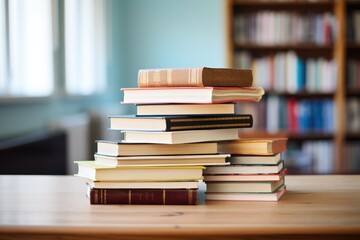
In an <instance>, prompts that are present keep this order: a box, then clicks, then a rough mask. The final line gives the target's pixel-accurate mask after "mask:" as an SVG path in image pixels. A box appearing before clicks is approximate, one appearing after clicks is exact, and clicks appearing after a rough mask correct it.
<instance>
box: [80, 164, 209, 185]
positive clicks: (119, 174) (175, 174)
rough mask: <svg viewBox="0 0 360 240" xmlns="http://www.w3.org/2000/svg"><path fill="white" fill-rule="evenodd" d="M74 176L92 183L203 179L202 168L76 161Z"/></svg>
mask: <svg viewBox="0 0 360 240" xmlns="http://www.w3.org/2000/svg"><path fill="white" fill-rule="evenodd" d="M75 163H77V165H78V173H77V174H76V176H79V177H84V178H87V179H91V180H93V181H138V182H141V181H193V180H201V179H203V177H202V173H203V169H205V167H203V166H146V167H144V166H118V167H111V166H106V165H102V164H98V163H96V162H95V161H76V162H75Z"/></svg>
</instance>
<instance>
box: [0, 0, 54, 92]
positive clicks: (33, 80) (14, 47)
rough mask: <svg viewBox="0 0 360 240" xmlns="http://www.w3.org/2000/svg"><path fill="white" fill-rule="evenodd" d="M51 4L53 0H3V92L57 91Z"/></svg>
mask: <svg viewBox="0 0 360 240" xmlns="http://www.w3.org/2000/svg"><path fill="white" fill-rule="evenodd" d="M51 4H52V1H49V0H31V1H28V0H11V1H4V0H1V5H0V7H1V13H2V14H1V15H0V18H1V20H0V31H1V33H2V34H0V35H1V36H0V50H1V52H0V54H1V64H0V74H1V75H0V77H1V79H0V95H1V96H48V95H50V94H51V93H52V92H53V90H54V76H53V37H52V17H51V16H52V12H51V11H52V8H51ZM6 49H8V50H7V51H6Z"/></svg>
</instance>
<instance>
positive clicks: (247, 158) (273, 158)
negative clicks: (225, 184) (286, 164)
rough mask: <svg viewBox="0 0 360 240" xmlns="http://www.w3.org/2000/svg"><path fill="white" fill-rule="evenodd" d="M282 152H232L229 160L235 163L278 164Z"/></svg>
mask: <svg viewBox="0 0 360 240" xmlns="http://www.w3.org/2000/svg"><path fill="white" fill-rule="evenodd" d="M280 160H281V153H277V154H275V155H237V154H232V155H231V157H230V158H228V161H229V162H230V163H231V164H233V165H235V164H278V163H279V161H280Z"/></svg>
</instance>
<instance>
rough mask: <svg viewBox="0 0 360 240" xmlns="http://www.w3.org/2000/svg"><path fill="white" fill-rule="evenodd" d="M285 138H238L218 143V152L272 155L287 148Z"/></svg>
mask: <svg viewBox="0 0 360 240" xmlns="http://www.w3.org/2000/svg"><path fill="white" fill-rule="evenodd" d="M286 144H287V138H240V139H238V140H235V141H224V142H219V143H218V150H219V153H230V154H244V155H274V154H277V153H281V152H284V151H286V150H287V146H286Z"/></svg>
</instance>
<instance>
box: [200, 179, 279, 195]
mask: <svg viewBox="0 0 360 240" xmlns="http://www.w3.org/2000/svg"><path fill="white" fill-rule="evenodd" d="M284 183H285V180H284V178H282V179H280V180H279V181H276V182H207V183H206V191H208V192H229V193H231V192H242V193H272V192H275V191H277V190H278V189H279V188H280V187H282V186H283V185H284Z"/></svg>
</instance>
